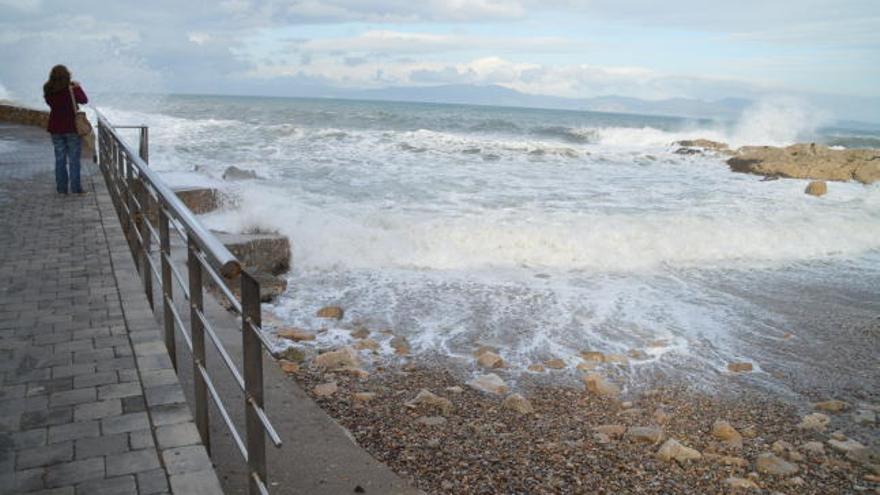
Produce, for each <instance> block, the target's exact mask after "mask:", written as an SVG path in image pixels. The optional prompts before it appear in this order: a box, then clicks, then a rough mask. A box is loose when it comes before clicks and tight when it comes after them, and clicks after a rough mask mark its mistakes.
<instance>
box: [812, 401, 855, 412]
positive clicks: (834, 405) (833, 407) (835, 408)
mask: <svg viewBox="0 0 880 495" xmlns="http://www.w3.org/2000/svg"><path fill="white" fill-rule="evenodd" d="M813 407H814V408H816V409H818V410H820V411H825V412H830V413H839V412H841V411H846V410H847V409H849V404H847V403H846V402H844V401H842V400H837V399H834V400H826V401H823V402H817V403H815V404H813Z"/></svg>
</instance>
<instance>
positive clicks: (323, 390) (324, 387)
mask: <svg viewBox="0 0 880 495" xmlns="http://www.w3.org/2000/svg"><path fill="white" fill-rule="evenodd" d="M337 390H339V387H338V386H337V385H336V382H328V383H322V384H320V385H315V388H313V389H312V391H313V392H314V393H315V395H317V396H318V397H329V396H331V395H333V394H335V393H336V391H337Z"/></svg>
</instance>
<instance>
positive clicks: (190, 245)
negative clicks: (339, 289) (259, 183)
mask: <svg viewBox="0 0 880 495" xmlns="http://www.w3.org/2000/svg"><path fill="white" fill-rule="evenodd" d="M95 113H96V115H97V117H98V135H99V138H100V140H99V143H98V144H99V146H98V151H99V153H98V156H99V158H100V161H99V164H100V168H101V172H102V173H103V175H104V178H105V180H106V181H107V186H108V187H107V189H108V191H109V192H110V197H111V199H112V200H113V204H114V206H115V207H116V212H117V214H118V215H119V220H120V222H121V223H122V227H123V231H124V232H125V234H126V236H127V240H128V241H129V245H130V248H131V252H132V255H133V256H134V259H135V263H136V265H137V267H138V271H139V272H140V274H141V277H142V279H143V284H144V292H145V293H146V295H147V299H148V301H149V303H150V306H151V307H154V304H153V296H154V294H153V282H154V281H155V282H156V284H157V285H158V289H159V292H160V294H161V299H160V300H161V301H162V307H163V313H164V325H165V335H164V339H165V346H166V348H167V349H168V354H169V356H170V357H171V362H172V363H173V365H174V369H175V370H176V371H179V369H178V359H177V343H176V342H177V336H178V335H179V336H180V338H181V339H182V340H183V343H184V345H185V348H186V351H188V353H189V355H190V356H191V361H192V362H191V365H192V372H193V394H194V397H195V413H194V416H195V423H196V428H197V429H198V431H199V435H200V436H201V438H202V442H203V443H204V445H205V447H206V448H207V449H208V452H209V453H210V451H211V448H210V446H211V442H210V431H211V430H210V427H209V424H208V423H209V414H208V400H209V398H210V400H211V401H212V402H213V403H214V406H215V407H216V409H217V411H218V412H219V413H220V416H221V418H222V419H223V423H224V424H225V426H226V427H227V428H228V430H229V432H230V434H231V436H232V438H233V440H234V441H235V445H236V447H237V448H238V449H237V450H238V451H239V452H240V453H241V455H242V458H243V459H244V461H245V462H246V463H247V465H248V477H247V479H248V489H249V493H250V494H251V495H254V494H257V493H259V494H266V495H268V493H269V492H268V490H267V488H266V487H267V482H266V454H265V436H268V437H269V439H270V441H271V442H272V443H273V444H274V445H275V446H276V447H280V446H281V437H280V436H279V435H278V433H277V432H276V431H275V428H274V426H272V423H271V421H270V420H269V417H268V415H267V414H266V411H265V409H264V405H263V364H262V363H263V362H262V356H263V351H264V350H265V351H267V352H269V353H271V352H272V350H271V344H270V343H269V342H268V339H267V338H266V336H265V335H263V332H262V328H261V318H260V286H259V283H258V282H257V281H256V280H255V279H254V278H253V277H252V276H251V275H250V274H249V273H247V272H246V271H243V270H242V268H241V263H240V262H239V260H238V259H237V258H235V256H233V255H232V253H230V252H229V250H228V249H227V248H226V246H224V245H223V244H222V243H221V242H220V241H219V240H218V239H217V238H216V237H214V235H213V234H211V233H210V232H209V231H207V230H206V229H205V228H204V227H203V226H202V225H201V224H200V223H199V221H198V220H197V219H196V218H195V216H194V215H193V213H192V212H191V211H190V210H189V209H188V208H187V207H186V206H185V205H184V204H183V202H182V201H181V200H180V199H179V198H178V197H177V195H176V194H175V193H174V192H173V191H172V190H171V188H169V187H168V186H167V185H165V183H164V182H163V181H162V180H161V179H160V178H159V176H158V175H157V174H156V173H155V172H154V171H152V170H151V169H150V167H149V165H148V164H147V158H148V156H149V155H148V150H147V137H146V136H147V128H146V126H113V125H112V124H111V123H110V122H109V120H108V119H107V118H106V117H105V116H104V115H103V114H101V113H100V112H99V111H96V112H95ZM129 127H133V128H140V129H141V138H140V143H139V144H140V149H139V152H138V153H135V152H134V150H133V149H132V148H131V146H130V145H129V144H128V143H127V142H126V141H125V140H124V139H122V138H121V137H120V135H119V134H118V133H117V132H116V129H122V128H129ZM151 215H153V217H152V218H151ZM156 216H158V219H157V218H156ZM157 220H158V223H159V225H158V229H157V227H156V226H155V224H154V222H156V221H157ZM172 231H175V232H176V233H177V234H178V235H179V236H180V238H181V239H182V240H183V241H184V243H185V245H186V251H187V261H186V265H187V270H186V272H187V275H188V276H187V277H186V279H185V278H184V274H183V273H181V271H180V270H178V269H177V267H175V264H174V263H173V261H172V257H171V239H170V237H171V232H172ZM154 239H157V240H159V244H160V245H159V248H158V250H156V249H155V247H154V246H152V243H153V240H154ZM155 251H158V255H157V256H155V257H154V256H153V255H152V254H151V253H153V252H155ZM157 264H158V265H159V267H158V268H157ZM160 269H161V270H160ZM205 272H207V274H208V275H209V277H208V278H207V279H206V278H204V277H203V275H204V273H205ZM236 277H238V279H239V282H240V284H241V292H240V294H241V295H240V297H237V296H236V295H235V293H234V291H233V290H231V289H230V287H229V286H228V285H227V284H228V282H229V281H230V280H232V279H234V278H236ZM175 283H176V284H177V285H178V286H179V290H180V294H182V296H183V300H184V301H185V302H186V305H187V306H189V328H187V326H186V325H185V323H184V317H183V315H182V312H181V311H179V310H178V308H177V307H175V302H174V293H175V289H174V285H175ZM211 283H213V284H214V286H215V287H216V288H217V289H218V291H219V293H220V296H221V297H225V298H226V299H227V300H228V301H229V303H230V305H231V309H232V311H233V312H234V313H235V314H236V316H237V317H239V318H240V319H241V327H240V332H241V337H242V354H243V359H242V368H243V372H242V371H239V368H238V366H237V365H236V364H235V361H233V359H232V356H230V354H229V352H228V351H227V350H226V348H225V347H224V346H223V343H222V342H221V341H220V338H219V337H218V335H217V330H216V329H215V327H214V325H212V324H211V322H210V321H209V320H208V315H207V313H206V312H205V310H204V305H203V292H204V289H205V287H206V285H208V284H211ZM206 335H207V337H208V338H207V339H205V336H206ZM206 341H210V342H211V344H212V345H213V347H214V349H216V351H217V353H218V355H219V356H220V361H221V362H222V363H223V365H225V368H226V369H227V371H228V372H229V373H230V374H231V375H232V378H233V381H234V382H235V383H236V385H238V387H236V388H238V390H240V391H241V392H242V393H243V396H244V401H243V402H244V403H243V406H244V416H245V427H246V431H245V434H244V435H242V433H241V432H240V431H239V430H238V429H237V428H236V426H235V423H234V422H233V421H232V419H231V418H232V417H231V416H230V414H229V411H228V409H227V406H226V403H225V401H224V400H223V399H222V398H221V396H220V393H219V391H218V389H217V387H215V385H214V383H215V379H214V378H213V377H212V376H211V375H210V374H209V372H208V365H207V354H206V346H205V342H206Z"/></svg>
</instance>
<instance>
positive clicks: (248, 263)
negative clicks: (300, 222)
mask: <svg viewBox="0 0 880 495" xmlns="http://www.w3.org/2000/svg"><path fill="white" fill-rule="evenodd" d="M211 233H213V234H214V236H215V237H217V239H218V240H219V241H220V242H222V243H223V245H224V246H226V248H227V249H229V252H231V253H232V254H233V255H235V257H236V258H238V260H239V261H241V263H242V265H244V266H245V267H246V268H251V269H254V270H257V271H261V272H267V273H270V274H272V275H281V274H282V273H286V272H287V271H288V270H290V239H288V238H287V237H286V236H283V235H280V234H273V233H255V234H230V233H228V232H220V231H212V232H211Z"/></svg>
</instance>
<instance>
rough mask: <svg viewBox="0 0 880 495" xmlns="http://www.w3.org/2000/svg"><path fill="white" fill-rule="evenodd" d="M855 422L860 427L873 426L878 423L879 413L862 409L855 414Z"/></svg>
mask: <svg viewBox="0 0 880 495" xmlns="http://www.w3.org/2000/svg"><path fill="white" fill-rule="evenodd" d="M853 421H855V422H856V424H860V425H873V424H874V423H876V422H877V413H875V412H874V411H870V410H868V409H860V410H858V411H856V412H854V413H853Z"/></svg>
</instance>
